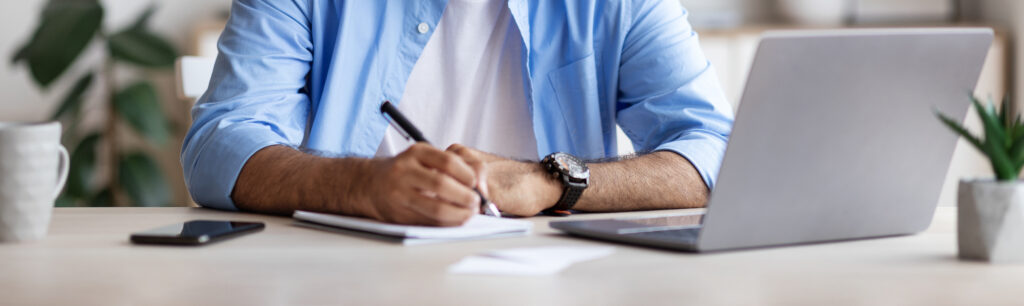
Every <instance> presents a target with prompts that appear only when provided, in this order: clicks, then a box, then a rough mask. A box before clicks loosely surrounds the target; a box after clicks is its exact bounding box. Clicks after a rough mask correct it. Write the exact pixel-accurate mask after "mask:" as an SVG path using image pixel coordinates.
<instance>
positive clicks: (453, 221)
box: [410, 195, 476, 226]
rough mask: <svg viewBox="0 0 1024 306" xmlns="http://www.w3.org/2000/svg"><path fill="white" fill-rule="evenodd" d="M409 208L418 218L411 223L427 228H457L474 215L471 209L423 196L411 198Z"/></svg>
mask: <svg viewBox="0 0 1024 306" xmlns="http://www.w3.org/2000/svg"><path fill="white" fill-rule="evenodd" d="M410 208H411V209H412V210H413V211H414V212H416V214H417V215H418V217H419V218H417V220H416V221H413V222H416V223H419V224H421V225H428V226H459V225H462V224H463V223H466V221H468V220H469V218H471V217H473V215H474V214H476V212H475V211H474V210H472V209H468V208H465V207H459V206H455V205H452V204H451V203H448V202H445V201H442V200H440V199H436V198H431V197H427V196H424V195H415V196H413V198H412V199H411V207H410Z"/></svg>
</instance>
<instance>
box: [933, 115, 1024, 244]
mask: <svg viewBox="0 0 1024 306" xmlns="http://www.w3.org/2000/svg"><path fill="white" fill-rule="evenodd" d="M971 103H972V104H973V105H974V108H975V110H977V112H978V116H979V117H980V119H981V122H982V125H983V127H984V134H983V135H982V136H975V135H972V134H971V133H970V132H969V131H968V130H967V129H966V128H964V126H963V125H961V124H960V123H959V121H955V120H953V119H952V118H950V117H948V116H945V115H943V114H941V113H938V112H936V114H937V115H938V117H939V119H940V120H941V121H942V122H943V123H944V124H945V125H946V126H948V127H949V128H950V129H952V130H953V131H954V132H956V133H957V134H960V136H962V137H963V138H964V139H965V140H967V142H968V143H970V144H971V145H973V146H974V147H975V148H977V149H978V150H980V151H981V152H982V153H983V154H984V155H985V156H986V157H988V159H989V162H990V163H991V165H992V170H993V172H995V175H996V180H976V179H963V180H961V181H960V185H959V194H958V199H957V201H958V203H957V206H958V207H957V212H958V214H957V222H958V227H957V242H958V246H959V253H960V257H961V258H964V259H974V260H985V261H990V262H1014V261H1024V240H1022V239H1020V237H1024V184H1022V183H1021V181H1019V180H1018V177H1019V176H1020V172H1021V169H1022V168H1024V122H1022V121H1021V116H1020V115H1013V107H1012V105H1011V103H1010V99H1009V96H1007V97H1006V98H1004V99H1003V103H1002V107H1001V108H1000V109H996V107H995V103H994V102H989V103H988V104H987V105H982V103H981V101H979V100H978V99H977V98H974V97H973V96H972V97H971Z"/></svg>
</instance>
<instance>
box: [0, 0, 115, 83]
mask: <svg viewBox="0 0 1024 306" xmlns="http://www.w3.org/2000/svg"><path fill="white" fill-rule="evenodd" d="M102 22H103V7H102V6H101V5H100V4H99V2H98V1H96V0H50V1H49V2H48V3H47V5H46V7H45V8H44V9H43V13H42V15H41V16H40V22H39V25H38V26H37V27H36V30H35V32H34V33H33V35H32V38H31V39H30V40H29V41H28V42H27V43H26V44H25V45H24V46H22V47H21V48H19V51H18V52H17V53H16V54H15V55H14V57H13V58H12V61H13V62H20V61H27V62H28V67H29V70H30V71H31V73H32V78H33V79H34V80H35V81H36V83H37V84H39V85H41V86H42V87H48V86H49V85H50V84H52V83H53V81H54V80H56V79H57V78H58V77H60V75H61V74H63V73H64V71H66V70H67V68H68V67H70V66H71V63H73V62H74V61H75V60H76V59H77V58H78V56H79V55H80V54H81V53H82V50H85V47H86V46H88V45H89V42H91V41H92V39H93V38H94V37H95V36H96V33H97V32H98V31H99V29H100V24H101V23H102Z"/></svg>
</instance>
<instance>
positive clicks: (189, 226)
mask: <svg viewBox="0 0 1024 306" xmlns="http://www.w3.org/2000/svg"><path fill="white" fill-rule="evenodd" d="M264 227H265V226H264V225H263V223H260V222H237V221H217V220H193V221H188V222H185V223H179V224H172V225H168V226H163V227H159V228H155V229H151V230H147V231H142V232H138V233H133V234H132V235H131V241H132V242H134V243H143V244H183V245H198V244H206V243H210V242H215V241H219V240H223V239H227V238H231V237H235V236H239V235H242V234H245V233H251V232H258V231H260V230H262V229H263V228H264Z"/></svg>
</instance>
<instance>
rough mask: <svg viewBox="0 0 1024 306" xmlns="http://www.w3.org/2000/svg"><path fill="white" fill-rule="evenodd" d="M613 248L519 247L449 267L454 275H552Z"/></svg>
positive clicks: (470, 258)
mask: <svg viewBox="0 0 1024 306" xmlns="http://www.w3.org/2000/svg"><path fill="white" fill-rule="evenodd" d="M614 252H615V248H614V247H605V246H557V247H536V248H516V249H504V250H495V251H490V252H486V253H483V254H479V255H472V256H467V257H466V258H463V259H462V260H460V261H459V262H457V263H455V264H453V265H451V266H450V267H448V273H452V274H478V275H519V276H536V275H551V274H555V273H558V272H561V271H562V270H565V268H568V267H569V266H572V265H573V264H575V263H578V262H583V261H588V260H594V259H598V258H601V257H605V256H608V255H611V254H612V253H614Z"/></svg>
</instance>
